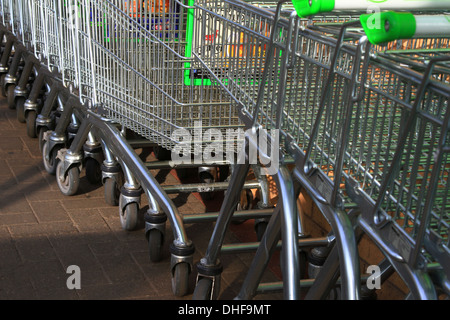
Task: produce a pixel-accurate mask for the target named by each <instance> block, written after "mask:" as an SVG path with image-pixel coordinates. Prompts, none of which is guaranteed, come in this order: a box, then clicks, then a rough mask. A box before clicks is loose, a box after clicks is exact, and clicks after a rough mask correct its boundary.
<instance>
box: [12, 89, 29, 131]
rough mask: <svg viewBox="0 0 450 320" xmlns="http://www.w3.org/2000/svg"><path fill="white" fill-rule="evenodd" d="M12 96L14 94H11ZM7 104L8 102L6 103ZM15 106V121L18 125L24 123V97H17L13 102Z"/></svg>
mask: <svg viewBox="0 0 450 320" xmlns="http://www.w3.org/2000/svg"><path fill="white" fill-rule="evenodd" d="M11 87H12V86H11ZM13 95H14V93H13ZM8 101H9V95H8ZM8 103H9V102H8ZM15 105H16V115H17V121H19V122H20V123H25V121H26V119H25V109H24V108H25V106H24V105H25V98H24V97H17V99H16V101H15Z"/></svg>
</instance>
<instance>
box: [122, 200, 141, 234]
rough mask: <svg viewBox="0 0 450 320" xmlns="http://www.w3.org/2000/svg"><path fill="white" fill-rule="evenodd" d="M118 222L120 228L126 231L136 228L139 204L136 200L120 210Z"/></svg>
mask: <svg viewBox="0 0 450 320" xmlns="http://www.w3.org/2000/svg"><path fill="white" fill-rule="evenodd" d="M120 211H121V212H120V223H121V225H122V228H123V229H124V230H127V231H132V230H134V229H136V227H137V225H138V221H139V219H138V213H139V205H138V204H137V203H136V202H131V203H129V204H127V205H126V207H125V208H123V210H120Z"/></svg>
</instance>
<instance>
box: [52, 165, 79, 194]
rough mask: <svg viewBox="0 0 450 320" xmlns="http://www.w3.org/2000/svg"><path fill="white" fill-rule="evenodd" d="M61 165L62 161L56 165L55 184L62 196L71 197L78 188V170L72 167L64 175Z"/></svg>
mask: <svg viewBox="0 0 450 320" xmlns="http://www.w3.org/2000/svg"><path fill="white" fill-rule="evenodd" d="M63 164H64V162H63V161H58V164H57V165H56V182H57V183H58V187H59V190H61V193H62V194H63V195H65V196H73V195H74V194H75V193H77V191H78V187H79V186H80V170H78V167H75V166H74V167H71V168H69V170H67V174H64V172H63Z"/></svg>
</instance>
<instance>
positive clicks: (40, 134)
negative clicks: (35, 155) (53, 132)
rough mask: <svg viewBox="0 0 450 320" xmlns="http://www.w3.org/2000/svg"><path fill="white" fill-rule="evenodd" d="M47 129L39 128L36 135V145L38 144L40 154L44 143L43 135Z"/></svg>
mask: <svg viewBox="0 0 450 320" xmlns="http://www.w3.org/2000/svg"><path fill="white" fill-rule="evenodd" d="M27 125H28V122H27ZM47 130H48V129H47V128H45V127H41V128H39V133H38V140H39V141H38V143H39V151H41V152H42V148H43V147H44V143H45V141H44V133H46V132H47Z"/></svg>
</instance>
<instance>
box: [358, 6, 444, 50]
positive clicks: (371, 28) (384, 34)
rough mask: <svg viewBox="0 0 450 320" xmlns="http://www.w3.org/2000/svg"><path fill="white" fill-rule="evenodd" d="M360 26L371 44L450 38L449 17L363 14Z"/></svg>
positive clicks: (406, 13)
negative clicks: (415, 39) (401, 40)
mask: <svg viewBox="0 0 450 320" xmlns="http://www.w3.org/2000/svg"><path fill="white" fill-rule="evenodd" d="M360 21H361V24H362V26H363V28H364V31H365V33H366V35H367V38H368V39H369V41H370V42H371V43H372V44H380V43H385V42H389V41H393V40H399V39H410V38H431V37H450V16H448V15H413V14H412V13H408V12H393V11H386V12H381V13H373V14H363V15H361V16H360Z"/></svg>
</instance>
